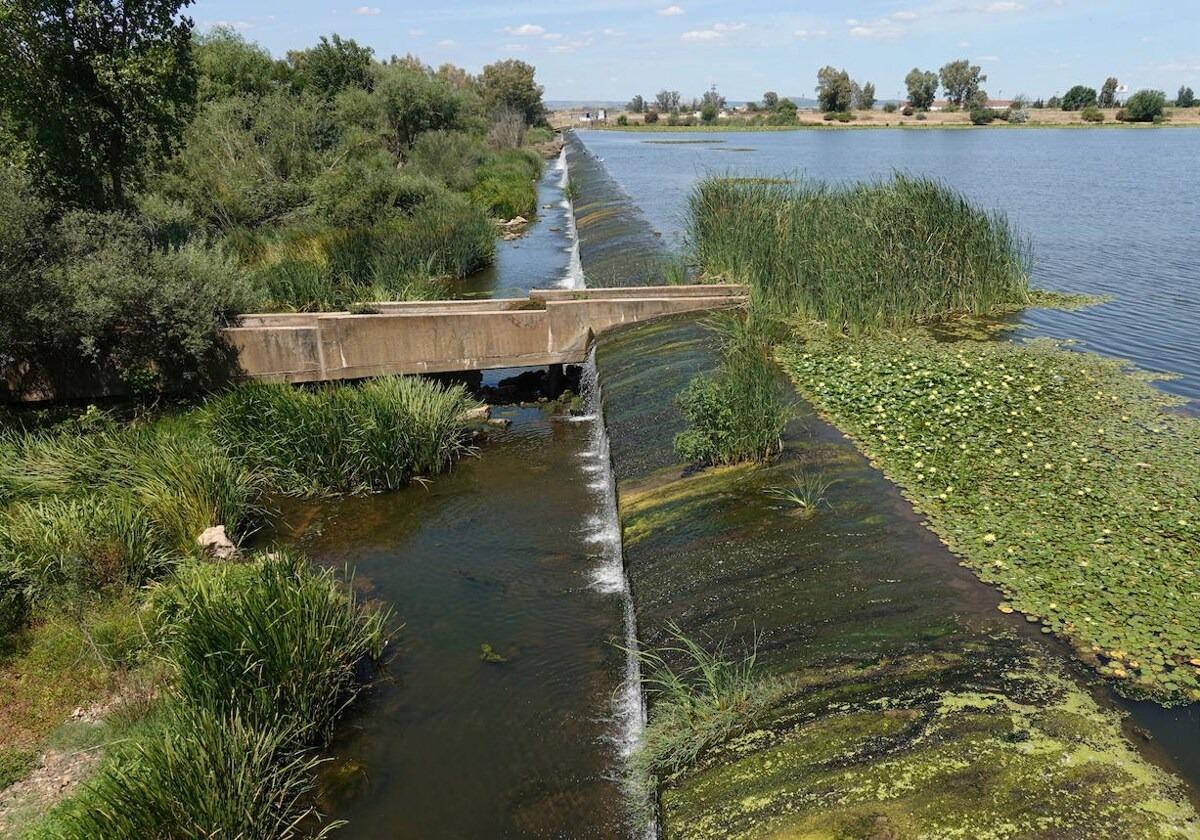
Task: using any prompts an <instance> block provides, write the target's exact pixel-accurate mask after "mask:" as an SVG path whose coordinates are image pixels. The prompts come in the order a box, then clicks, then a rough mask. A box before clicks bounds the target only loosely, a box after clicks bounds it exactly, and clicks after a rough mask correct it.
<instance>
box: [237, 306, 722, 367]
mask: <svg viewBox="0 0 1200 840" xmlns="http://www.w3.org/2000/svg"><path fill="white" fill-rule="evenodd" d="M745 300H746V290H745V288H744V287H742V286H736V285H696V286H641V287H627V288H612V289H574V290H571V289H554V290H542V289H535V290H533V291H531V292H530V293H529V297H527V298H499V299H492V300H477V301H476V300H448V301H418V302H402V303H379V304H374V305H373V306H372V307H371V313H370V314H352V313H349V312H313V313H273V314H262V315H245V316H242V318H241V319H240V320H239V321H238V323H237V324H236V325H235V326H232V327H228V328H226V329H225V330H224V336H225V339H226V341H228V342H229V344H230V345H231V346H232V347H233V348H234V349H235V350H236V351H237V354H238V363H239V366H240V368H241V371H242V374H243V375H244V376H246V377H247V378H251V379H267V380H274V381H282V382H322V381H327V380H338V379H361V378H365V377H370V376H384V375H388V374H399V373H439V372H444V371H459V370H488V369H495V368H513V367H533V366H538V365H549V364H563V363H572V364H577V363H581V362H583V361H584V360H585V359H586V358H587V352H588V347H589V345H590V344H591V341H592V338H593V336H595V335H598V334H600V333H602V332H604V331H605V330H607V329H609V328H611V327H616V326H620V325H622V324H632V323H637V322H639V321H646V320H649V319H652V318H658V317H661V316H663V315H673V314H676V313H680V312H694V311H697V310H706V309H720V308H726V307H731V306H737V305H739V304H741V303H743V302H745Z"/></svg>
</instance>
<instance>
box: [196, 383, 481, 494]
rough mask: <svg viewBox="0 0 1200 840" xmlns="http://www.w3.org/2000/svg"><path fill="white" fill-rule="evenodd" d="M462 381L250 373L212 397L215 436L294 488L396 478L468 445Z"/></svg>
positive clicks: (288, 489) (369, 487)
mask: <svg viewBox="0 0 1200 840" xmlns="http://www.w3.org/2000/svg"><path fill="white" fill-rule="evenodd" d="M475 405H476V402H475V400H474V399H473V398H472V397H471V396H470V394H469V393H468V392H467V391H466V389H465V388H463V387H462V386H446V385H442V384H440V383H437V382H432V381H430V380H427V379H421V378H419V377H388V378H382V379H376V380H372V381H370V382H367V383H364V384H363V385H361V386H357V387H351V386H344V385H343V386H326V387H318V388H313V389H299V388H293V387H291V386H288V385H280V384H266V383H252V384H247V385H243V386H240V387H238V388H235V389H233V390H231V391H228V392H227V393H225V394H223V395H221V396H219V397H217V398H216V399H214V400H213V401H212V402H210V403H209V404H208V406H207V408H206V411H205V414H206V417H207V423H208V425H209V428H210V429H211V432H212V434H213V437H214V438H215V440H216V441H217V443H218V444H219V445H220V446H221V447H222V448H223V449H224V450H225V451H227V452H228V453H230V455H231V457H232V458H233V459H234V460H235V461H237V462H238V463H240V464H243V465H244V466H245V468H247V469H250V470H253V471H256V472H258V471H261V472H263V473H264V474H265V475H266V476H267V477H268V481H269V482H270V484H271V486H272V487H273V488H274V489H276V490H277V491H279V492H281V493H284V494H286V495H292V496H322V495H329V494H333V493H365V492H371V491H377V490H392V489H396V488H398V487H403V486H405V485H406V484H408V483H409V482H410V481H411V480H413V479H414V478H418V477H422V476H429V475H434V474H436V473H439V472H442V471H443V470H445V469H447V468H448V467H449V466H450V464H451V463H452V462H453V461H454V460H455V459H456V458H458V457H460V456H462V455H463V454H465V453H467V452H468V451H470V447H469V445H468V443H467V440H466V421H465V419H464V415H465V414H466V412H467V411H468V410H470V409H471V408H473V407H475Z"/></svg>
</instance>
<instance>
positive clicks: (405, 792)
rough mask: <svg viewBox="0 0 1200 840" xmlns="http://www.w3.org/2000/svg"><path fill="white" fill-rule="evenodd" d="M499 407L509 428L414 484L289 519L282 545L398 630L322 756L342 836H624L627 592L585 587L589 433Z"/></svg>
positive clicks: (589, 572) (599, 560) (591, 581)
mask: <svg viewBox="0 0 1200 840" xmlns="http://www.w3.org/2000/svg"><path fill="white" fill-rule="evenodd" d="M499 415H500V416H504V417H507V418H509V419H511V420H512V421H513V425H512V427H511V428H510V429H508V430H504V431H501V432H498V433H494V434H493V435H492V439H491V440H490V441H489V442H488V443H487V445H486V451H485V452H484V454H483V455H482V457H479V458H475V459H468V460H466V461H464V462H463V463H461V464H460V465H459V466H458V467H457V468H456V469H455V471H454V472H453V473H451V474H450V475H448V476H445V477H441V478H438V479H437V480H436V481H435V482H433V483H432V484H430V485H429V486H428V487H427V488H426V487H420V486H414V487H412V488H409V489H407V490H404V491H401V492H397V493H390V494H385V495H378V496H370V497H365V498H354V499H347V500H343V501H339V502H335V503H325V504H321V505H313V506H299V507H297V508H295V509H293V510H291V511H289V513H288V515H287V516H286V519H287V520H288V521H289V522H292V523H295V524H294V528H293V529H292V531H291V532H290V533H287V534H285V535H284V536H285V537H286V538H287V539H288V540H289V541H293V542H295V543H297V544H299V545H301V546H303V547H304V548H305V549H306V550H307V552H308V553H309V554H310V555H311V556H312V557H313V558H315V559H316V560H317V562H319V563H321V564H324V565H329V566H333V567H336V568H339V569H340V568H343V567H349V568H351V569H353V570H355V574H356V584H357V586H358V587H359V588H360V589H361V590H362V592H363V595H364V597H367V598H373V599H379V600H381V601H384V602H386V603H387V604H389V605H391V606H392V607H393V609H394V610H395V611H396V613H397V616H398V618H399V620H401V621H403V622H404V624H405V627H404V628H403V629H402V630H401V631H400V632H399V633H398V635H397V636H396V640H395V643H394V646H393V650H392V651H391V654H390V656H389V660H388V663H387V665H386V667H385V668H384V671H383V674H382V675H381V678H380V680H379V681H378V684H377V686H376V688H375V689H374V690H373V691H372V692H371V693H370V695H369V696H368V697H367V699H366V700H365V702H363V703H362V704H360V705H359V706H358V707H357V708H356V709H355V711H354V712H352V714H351V715H350V716H349V717H348V719H347V720H346V722H345V725H344V726H343V727H342V729H341V733H340V735H339V737H338V739H337V741H336V742H335V743H334V745H333V748H332V750H331V753H332V754H333V755H334V756H336V761H335V762H334V763H333V765H332V766H331V767H330V768H329V769H328V771H327V772H326V774H325V777H324V782H325V791H326V794H325V805H326V808H327V810H328V811H329V812H330V813H332V814H334V815H335V816H337V817H338V818H343V819H348V820H349V821H350V825H349V826H348V827H347V828H346V829H345V830H344V831H343V832H340V833H339V836H345V837H350V838H353V837H362V838H367V837H370V838H376V837H394V838H429V837H448V838H449V837H453V838H487V837H493V838H501V837H530V838H551V837H572V838H574V837H597V838H603V837H618V836H621V822H622V818H621V815H622V813H623V812H622V808H621V802H620V793H619V790H618V788H617V786H616V785H615V784H614V783H613V782H612V781H610V780H609V777H610V776H611V775H612V773H613V770H612V768H613V767H614V766H615V764H616V763H617V759H616V752H617V750H618V745H617V744H616V743H615V742H614V741H613V735H612V732H613V722H612V715H613V698H614V695H615V692H616V691H617V689H618V687H619V685H620V682H621V680H622V678H623V676H624V667H625V662H624V657H623V655H622V654H621V651H620V650H619V649H618V648H617V647H615V646H614V645H613V644H612V642H613V641H620V638H619V634H620V633H621V632H622V631H621V627H622V599H621V596H620V594H619V593H612V592H608V591H606V589H605V587H603V586H598V585H597V583H596V579H597V576H599V575H601V573H602V572H603V571H604V565H605V557H604V556H603V555H602V552H601V549H600V548H599V547H598V545H597V543H596V542H595V541H594V537H595V534H594V531H595V530H596V523H594V522H591V521H590V520H592V519H594V518H595V516H596V512H597V490H596V489H595V487H593V486H591V485H593V484H594V481H595V479H594V475H595V471H594V469H592V468H593V467H594V466H595V465H593V464H592V463H591V460H590V459H589V455H588V449H589V439H588V438H589V434H588V424H587V423H586V422H570V421H560V420H551V419H549V417H547V416H546V415H544V414H543V413H542V412H541V411H540V410H538V409H535V408H515V407H514V408H507V409H504V410H503V411H502V412H500V413H499ZM485 644H486V645H489V646H490V648H491V650H492V651H494V653H495V654H496V655H497V656H499V657H501V658H502V659H503V660H504V661H498V662H489V661H485V660H484V658H483V656H482V647H481V646H482V645H485Z"/></svg>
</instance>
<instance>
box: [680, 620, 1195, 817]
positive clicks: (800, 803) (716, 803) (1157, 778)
mask: <svg viewBox="0 0 1200 840" xmlns="http://www.w3.org/2000/svg"><path fill="white" fill-rule="evenodd" d="M998 644H999V645H1000V647H1004V648H1009V649H1008V650H1007V651H1006V652H1004V653H1003V654H1001V655H1004V656H1009V657H1011V660H1010V661H1009V662H1008V665H1009V667H1010V670H1009V671H1008V672H1007V673H1006V674H1005V676H1004V682H1003V684H996V683H995V682H993V681H990V680H987V679H986V676H985V680H984V683H983V684H982V685H981V686H979V687H972V686H971V685H970V684H959V683H958V679H957V678H959V677H961V676H962V670H963V668H964V663H963V661H961V660H958V661H956V660H955V659H954V658H953V657H944V658H942V659H941V660H939V661H936V662H931V661H929V660H926V661H923V662H922V663H921V667H919V668H917V669H916V670H914V671H909V670H908V663H906V662H905V661H903V660H899V661H896V662H893V663H891V664H890V665H888V666H885V667H884V668H883V669H882V672H883V673H886V672H889V671H890V679H884V683H885V684H886V689H885V690H884V691H882V692H881V691H880V687H879V684H878V683H879V681H880V679H881V677H882V676H883V673H881V670H879V669H876V670H873V671H872V672H871V673H870V674H869V675H859V676H857V677H854V676H851V675H849V674H848V673H846V672H845V671H844V670H839V669H830V670H828V671H825V672H819V671H810V672H808V673H807V674H806V684H807V687H806V688H801V689H798V690H797V694H796V695H795V697H793V698H791V699H790V700H788V701H785V703H784V704H783V707H782V709H781V710H779V711H777V713H776V717H775V718H774V720H771V721H768V722H766V723H765V725H763V726H762V727H761V728H758V729H754V730H753V731H751V732H749V733H748V734H746V735H743V736H741V737H738V738H735V739H733V740H731V741H729V742H727V743H726V744H724V745H723V746H722V747H720V748H719V749H718V750H716V751H714V752H713V753H710V754H709V755H708V756H706V757H705V759H704V761H703V762H701V764H700V765H699V766H698V767H697V769H696V770H695V771H694V772H692V773H687V774H679V775H678V776H676V777H675V778H673V779H671V780H669V782H668V783H667V785H666V786H665V788H664V790H663V793H662V819H663V829H664V831H663V836H664V837H665V838H677V837H678V838H697V840H700V839H702V838H734V837H737V838H785V837H786V838H802V837H803V838H809V837H839V838H841V837H864V838H867V837H871V838H880V837H896V838H901V837H902V838H910V837H912V838H917V837H934V838H947V837H963V838H980V840H982V838H1007V837H1022V838H1025V837H1089V838H1090V837H1114V838H1117V837H1122V838H1124V837H1139V838H1141V837H1146V838H1149V837H1196V836H1200V822H1198V821H1197V817H1196V814H1195V813H1194V811H1193V810H1192V808H1191V806H1190V805H1189V804H1188V802H1187V799H1186V796H1185V795H1184V792H1183V790H1182V787H1181V785H1180V784H1179V783H1178V782H1177V781H1175V780H1174V779H1172V778H1171V777H1170V776H1169V775H1168V774H1166V773H1164V772H1163V771H1161V770H1159V769H1157V768H1155V767H1153V766H1151V765H1149V764H1148V763H1146V762H1145V761H1144V760H1143V759H1142V758H1141V757H1140V756H1139V755H1138V754H1137V753H1136V752H1135V751H1134V750H1133V749H1132V747H1131V746H1130V745H1129V744H1128V743H1127V742H1126V741H1125V739H1124V737H1123V736H1122V734H1121V730H1120V722H1119V719H1118V718H1117V717H1116V715H1114V714H1112V713H1110V712H1107V711H1104V710H1102V709H1101V708H1099V707H1098V706H1097V705H1096V704H1095V702H1094V701H1092V699H1091V698H1090V697H1089V696H1088V695H1086V694H1085V693H1083V692H1082V691H1081V690H1080V689H1079V688H1078V687H1076V685H1075V684H1074V683H1073V682H1072V681H1071V680H1070V679H1069V678H1068V677H1067V676H1066V675H1064V674H1063V673H1061V671H1058V670H1057V669H1056V668H1055V667H1054V666H1053V665H1050V664H1048V663H1047V661H1046V660H1045V658H1044V657H1043V656H1041V655H1040V654H1038V653H1036V652H1034V651H1032V650H1029V649H1028V648H1027V647H1026V646H1024V645H1021V644H1016V643H1011V642H1001V643H998ZM931 665H933V666H934V670H933V671H932V672H931V671H930V666H931ZM939 672H944V673H941V676H946V677H955V678H956V679H949V680H946V681H945V682H946V683H947V685H946V686H944V687H943V686H939V684H938V683H939V681H938V679H937V677H938V676H939ZM821 680H827V681H828V683H829V685H830V686H831V687H836V686H840V688H841V694H840V696H841V697H842V698H843V699H842V700H841V701H839V702H829V698H828V696H825V697H824V698H823V702H817V703H814V702H812V701H811V700H809V699H807V698H806V693H809V692H813V691H815V690H816V689H817V688H818V687H819V686H820V685H821ZM856 681H857V682H858V684H859V685H860V687H861V688H863V691H862V692H861V693H860V694H859V695H858V696H852V695H849V694H848V693H846V691H845V688H846V686H847V685H848V684H854V683H855V682H856Z"/></svg>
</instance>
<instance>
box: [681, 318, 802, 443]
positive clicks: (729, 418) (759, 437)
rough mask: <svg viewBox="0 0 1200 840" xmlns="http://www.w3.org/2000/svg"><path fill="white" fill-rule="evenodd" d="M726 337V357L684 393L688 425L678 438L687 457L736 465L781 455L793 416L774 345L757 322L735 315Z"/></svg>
mask: <svg viewBox="0 0 1200 840" xmlns="http://www.w3.org/2000/svg"><path fill="white" fill-rule="evenodd" d="M725 326H726V329H725V331H724V334H723V337H722V353H723V358H722V361H721V365H720V367H719V368H718V369H717V371H716V372H715V373H714V374H712V375H702V376H698V377H696V378H695V379H693V380H692V382H691V383H690V384H689V385H688V387H687V388H686V389H685V390H684V391H683V393H681V394H680V395H679V408H680V410H681V411H682V413H683V416H684V419H685V420H686V422H687V429H686V430H684V431H682V432H680V433H679V434H678V435H677V436H676V438H675V451H676V452H677V453H678V454H679V457H681V458H683V459H684V460H685V461H690V462H697V461H698V462H701V463H704V464H713V465H718V464H734V463H737V462H739V461H752V460H766V459H769V458H771V457H773V456H774V455H776V454H778V453H779V451H780V448H781V447H782V442H781V435H782V434H783V428H784V426H785V425H786V423H787V421H788V418H789V411H788V408H787V406H786V405H785V404H784V402H783V396H782V392H781V389H780V387H779V383H778V382H777V381H776V379H775V366H774V364H773V363H772V361H771V359H770V357H769V353H770V350H769V347H768V345H767V344H766V342H765V341H764V340H763V339H762V338H761V337H759V336H758V335H757V334H756V332H755V329H754V327H753V325H751V324H750V323H748V322H746V321H744V320H742V319H740V318H738V317H736V316H734V317H732V318H730V319H729V320H728V321H727V322H726V325H725Z"/></svg>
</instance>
